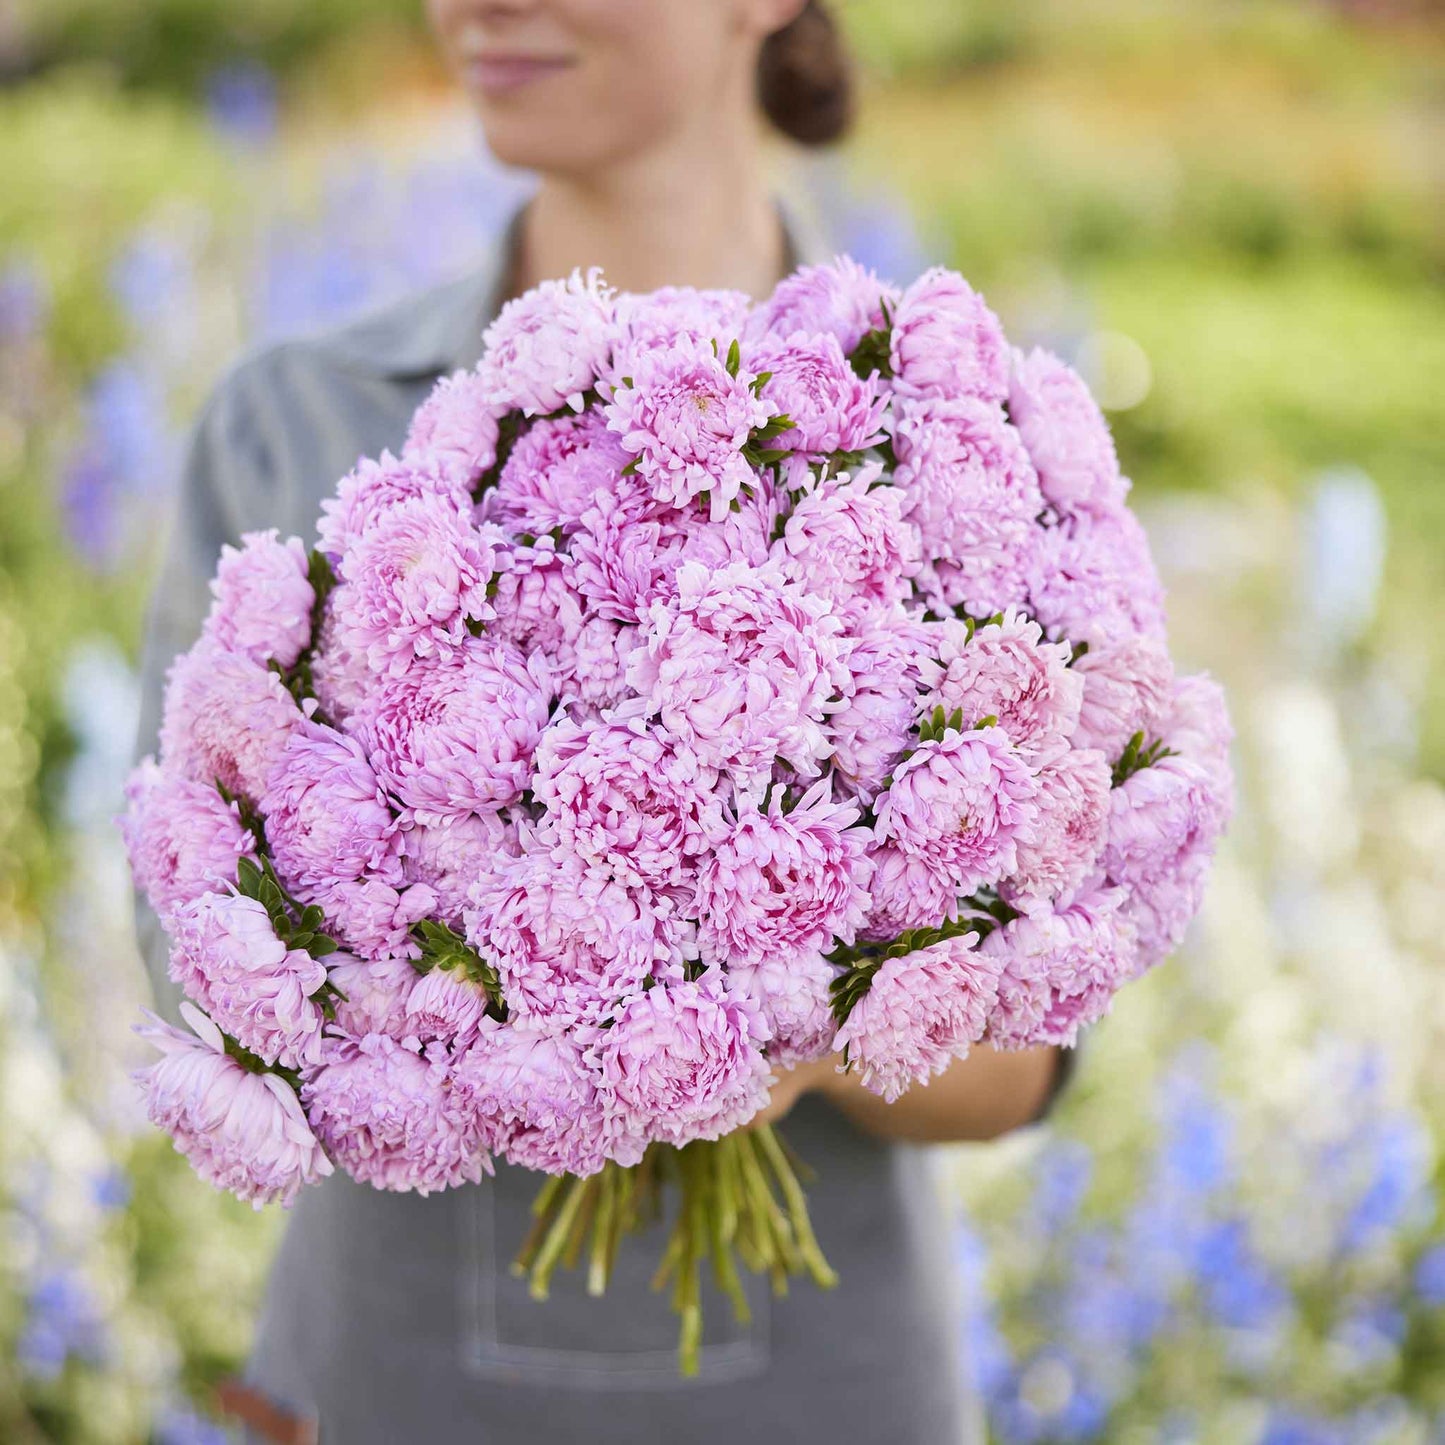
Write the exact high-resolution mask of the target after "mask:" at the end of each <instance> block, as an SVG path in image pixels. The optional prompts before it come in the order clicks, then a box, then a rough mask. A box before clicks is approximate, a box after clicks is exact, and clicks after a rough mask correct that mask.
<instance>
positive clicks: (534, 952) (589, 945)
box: [465, 843, 697, 1023]
mask: <svg viewBox="0 0 1445 1445" xmlns="http://www.w3.org/2000/svg"><path fill="white" fill-rule="evenodd" d="M465 922H466V933H467V939H468V941H469V942H470V943H471V944H472V946H473V947H474V948H476V949H477V950H478V952H480V953H481V954H482V956H483V957H485V958H487V959H489V960H491V962H492V963H493V964H495V965H496V968H497V972H498V974H499V975H500V977H501V980H502V996H503V998H504V999H505V1000H506V1002H507V1008H508V1010H509V1012H510V1013H513V1014H517V1015H520V1016H524V1017H525V1016H529V1015H538V1016H548V1017H551V1018H554V1019H555V1020H556V1021H557V1022H558V1023H561V1022H565V1021H570V1020H577V1019H595V1018H598V1017H600V1016H601V1015H602V1013H603V1012H604V1011H605V1010H606V1009H607V1008H609V1007H611V1006H612V1005H613V1004H614V1003H615V1002H616V1001H617V1000H619V999H623V998H627V997H629V996H631V995H632V994H635V993H638V992H640V991H641V989H642V987H643V984H644V981H645V980H646V979H648V978H653V979H665V978H675V977H680V976H681V974H682V970H683V965H684V962H685V961H686V960H687V959H688V958H691V957H696V953H697V949H696V944H695V943H694V942H693V940H692V938H691V936H690V930H689V929H687V928H686V927H685V926H684V924H683V922H682V920H681V919H680V917H679V916H678V914H677V910H676V907H675V905H674V904H673V902H672V900H671V899H670V898H669V897H668V896H667V895H666V894H662V893H655V892H651V891H649V890H647V889H645V888H641V887H629V886H628V885H626V884H624V883H622V882H619V881H618V880H617V879H615V878H614V877H613V876H612V875H611V873H610V871H608V870H607V869H605V868H600V867H598V866H596V865H594V864H589V863H588V862H586V861H585V860H584V859H582V858H579V857H578V856H577V855H576V854H575V853H568V852H566V851H565V850H563V849H556V850H554V851H547V850H546V849H545V848H544V847H543V846H542V845H541V844H540V843H538V844H537V845H536V846H533V847H531V848H530V849H528V850H527V851H524V852H523V853H522V854H521V856H519V857H518V858H515V859H499V860H498V861H497V863H496V865H495V866H494V868H493V869H492V871H491V872H490V873H489V874H487V875H485V876H483V877H482V878H480V879H478V881H477V882H476V883H475V884H474V885H473V887H472V906H471V907H470V908H469V909H467V911H466V914H465Z"/></svg>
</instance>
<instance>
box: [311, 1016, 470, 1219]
mask: <svg viewBox="0 0 1445 1445" xmlns="http://www.w3.org/2000/svg"><path fill="white" fill-rule="evenodd" d="M450 1087H451V1064H450V1060H449V1058H448V1057H447V1056H446V1051H445V1050H444V1049H442V1048H440V1046H438V1045H435V1044H433V1045H431V1046H429V1047H428V1048H427V1049H426V1050H425V1051H423V1050H422V1048H421V1045H420V1044H419V1043H416V1042H408V1043H400V1042H398V1041H397V1040H395V1039H392V1038H388V1037H387V1036H386V1035H385V1034H368V1035H367V1036H366V1037H365V1038H364V1039H361V1040H359V1041H355V1040H351V1039H331V1040H328V1041H327V1045H326V1057H325V1060H324V1062H323V1063H322V1065H321V1067H320V1068H317V1069H313V1070H311V1071H310V1072H309V1073H308V1074H307V1076H306V1078H305V1079H304V1080H303V1082H302V1086H301V1100H302V1103H303V1104H305V1106H306V1115H307V1117H308V1118H309V1119H310V1121H311V1127H312V1128H313V1129H314V1130H315V1131H316V1137H317V1138H318V1139H320V1140H321V1142H322V1144H323V1145H324V1146H325V1147H326V1152H327V1153H328V1154H329V1155H330V1156H331V1157H332V1158H333V1159H334V1160H335V1161H336V1162H337V1163H338V1164H340V1165H341V1167H342V1168H343V1169H345V1170H346V1172H347V1173H348V1174H350V1175H351V1177H352V1178H353V1179H356V1180H358V1181H360V1182H361V1183H362V1184H370V1185H372V1186H373V1187H375V1188H377V1189H389V1190H395V1191H399V1192H407V1191H410V1190H415V1191H416V1192H417V1193H418V1194H430V1193H432V1192H433V1191H434V1190H438V1189H451V1188H454V1187H455V1186H456V1185H458V1184H477V1183H479V1182H480V1181H481V1178H482V1174H483V1173H484V1172H485V1173H491V1169H492V1164H491V1160H490V1158H489V1157H488V1156H487V1153H486V1148H485V1144H484V1141H483V1139H482V1136H481V1133H480V1130H479V1129H477V1128H475V1127H471V1126H470V1125H469V1124H468V1123H467V1121H464V1120H460V1119H458V1118H457V1117H456V1116H455V1114H454V1113H453V1111H451V1110H449V1109H448V1108H447V1107H446V1106H447V1103H448V1098H449V1093H450Z"/></svg>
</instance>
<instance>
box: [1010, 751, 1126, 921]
mask: <svg viewBox="0 0 1445 1445" xmlns="http://www.w3.org/2000/svg"><path fill="white" fill-rule="evenodd" d="M1037 777H1038V784H1039V793H1038V805H1039V817H1038V823H1037V826H1036V827H1035V828H1034V829H1033V831H1032V832H1031V833H1030V834H1029V836H1028V837H1026V838H1022V839H1020V840H1019V845H1018V865H1017V870H1016V871H1015V873H1014V876H1013V877H1012V878H1011V879H1009V881H1008V883H1007V885H1006V886H1005V887H1004V888H1003V890H1002V892H1003V896H1004V897H1005V898H1006V899H1007V900H1008V902H1009V903H1011V904H1012V905H1013V906H1014V907H1015V908H1022V909H1023V910H1024V911H1025V912H1027V913H1032V912H1034V911H1036V910H1037V909H1039V908H1040V907H1047V906H1048V905H1049V904H1050V903H1054V904H1057V905H1063V904H1067V903H1068V902H1069V900H1070V899H1071V898H1072V896H1073V895H1074V893H1075V892H1076V891H1077V890H1078V889H1079V888H1080V887H1082V886H1083V884H1084V882H1085V881H1086V880H1087V879H1088V878H1090V877H1091V876H1092V875H1093V874H1094V872H1095V870H1096V868H1097V867H1098V863H1099V855H1100V853H1101V852H1102V851H1103V848H1104V839H1105V838H1106V836H1107V835H1108V831H1109V784H1110V775H1109V762H1108V760H1107V759H1106V758H1105V757H1104V755H1103V753H1100V752H1094V751H1092V750H1076V751H1064V752H1062V753H1060V754H1058V755H1057V756H1055V757H1054V758H1052V759H1050V760H1049V761H1048V762H1046V763H1044V764H1043V766H1042V767H1040V768H1039V771H1038V774H1037Z"/></svg>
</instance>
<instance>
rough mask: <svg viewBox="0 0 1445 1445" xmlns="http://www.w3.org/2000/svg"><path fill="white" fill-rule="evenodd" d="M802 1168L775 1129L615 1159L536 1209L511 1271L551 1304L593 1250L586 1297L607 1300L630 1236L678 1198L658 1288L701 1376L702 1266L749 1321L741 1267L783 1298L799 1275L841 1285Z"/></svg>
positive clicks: (564, 1184)
mask: <svg viewBox="0 0 1445 1445" xmlns="http://www.w3.org/2000/svg"><path fill="white" fill-rule="evenodd" d="M802 1169H803V1166H802V1165H801V1164H800V1163H799V1161H798V1160H797V1158H796V1156H794V1155H793V1153H792V1151H791V1150H790V1149H789V1148H788V1147H787V1145H786V1144H784V1142H783V1141H782V1139H781V1138H779V1136H778V1135H777V1134H776V1133H775V1132H774V1130H773V1127H772V1126H771V1125H770V1124H763V1125H760V1126H758V1127H756V1128H751V1129H742V1130H739V1131H738V1132H737V1133H735V1134H729V1135H728V1136H727V1137H726V1138H724V1139H717V1140H701V1139H700V1140H696V1141H694V1142H693V1143H691V1144H686V1145H684V1146H683V1147H682V1148H680V1149H678V1148H674V1147H673V1146H671V1145H669V1144H653V1145H651V1146H650V1147H649V1148H648V1150H647V1153H646V1154H645V1155H643V1158H642V1162H641V1163H640V1164H636V1165H633V1166H631V1167H629V1168H624V1167H623V1166H622V1165H620V1164H614V1163H611V1162H609V1163H608V1164H607V1165H606V1166H605V1167H604V1168H603V1169H602V1170H601V1171H600V1172H599V1173H597V1174H591V1175H589V1176H588V1177H587V1178H585V1179H578V1178H577V1177H576V1176H575V1175H571V1174H561V1175H554V1176H553V1177H552V1178H550V1179H548V1181H547V1182H546V1184H544V1185H543V1186H542V1189H541V1192H540V1193H539V1194H538V1195H537V1198H536V1199H535V1201H534V1202H533V1204H532V1215H533V1224H532V1228H531V1230H530V1231H529V1232H528V1235H527V1238H526V1240H525V1241H524V1242H523V1245H522V1248H521V1250H520V1252H519V1253H518V1255H517V1258H516V1260H515V1261H514V1262H513V1264H512V1270H513V1272H514V1273H515V1274H517V1275H519V1276H522V1277H524V1278H526V1279H527V1280H528V1282H529V1288H530V1291H531V1295H532V1298H533V1299H538V1300H544V1299H546V1298H547V1294H548V1290H549V1288H550V1285H551V1280H552V1275H553V1273H554V1272H555V1271H556V1270H557V1268H558V1267H559V1266H560V1267H561V1268H563V1269H576V1268H578V1267H579V1266H580V1265H581V1264H582V1262H583V1256H584V1253H585V1255H586V1269H587V1292H588V1293H589V1294H592V1295H601V1294H603V1293H605V1292H606V1289H607V1282H608V1280H609V1279H610V1278H611V1274H612V1266H613V1262H614V1261H615V1260H616V1258H617V1251H618V1249H619V1248H620V1246H621V1243H622V1240H623V1238H624V1237H625V1236H626V1235H628V1234H630V1233H633V1232H635V1231H637V1230H639V1229H641V1228H643V1227H645V1226H646V1225H648V1224H650V1223H652V1222H654V1221H656V1220H657V1219H659V1218H660V1217H661V1216H662V1213H663V1208H662V1205H663V1191H664V1190H669V1189H671V1190H676V1191H677V1196H678V1202H677V1214H676V1218H675V1219H674V1221H673V1224H672V1228H671V1230H670V1231H669V1233H668V1236H667V1244H666V1246H665V1248H664V1250H663V1255H662V1261H661V1263H660V1264H659V1265H658V1267H657V1272H656V1274H654V1275H653V1278H652V1287H653V1289H655V1290H662V1289H666V1288H667V1287H668V1285H669V1283H670V1284H671V1292H672V1307H673V1309H674V1310H675V1311H676V1313H677V1314H678V1316H679V1320H680V1326H679V1333H678V1347H677V1348H678V1364H679V1367H680V1369H681V1371H682V1373H683V1374H684V1375H694V1374H696V1373H697V1365H698V1350H699V1348H700V1347H701V1344H702V1270H703V1265H704V1261H707V1262H709V1263H710V1265H711V1268H712V1273H713V1278H714V1279H715V1280H716V1282H717V1287H718V1289H719V1290H721V1291H722V1293H723V1294H724V1295H726V1296H727V1298H728V1299H729V1300H731V1301H732V1306H733V1313H734V1314H735V1315H736V1317H737V1319H738V1321H739V1323H742V1324H746V1323H747V1321H748V1318H749V1310H748V1302H747V1296H746V1295H745V1294H744V1292H743V1287H742V1280H741V1278H740V1276H739V1274H738V1261H739V1260H741V1261H742V1263H743V1265H744V1266H745V1267H746V1268H747V1269H749V1270H751V1271H752V1272H753V1273H754V1274H767V1275H768V1276H769V1277H770V1278H771V1280H772V1284H773V1291H774V1293H776V1294H779V1295H782V1294H786V1293H787V1290H788V1280H789V1278H790V1277H791V1276H793V1275H802V1274H804V1273H806V1274H808V1275H809V1276H810V1277H811V1278H812V1279H813V1281H814V1282H815V1283H816V1284H819V1285H821V1286H823V1287H824V1288H825V1289H831V1288H832V1286H833V1285H835V1284H837V1282H838V1276H837V1275H836V1274H835V1273H834V1272H833V1270H832V1268H831V1267H830V1266H829V1264H828V1261H827V1260H826V1259H824V1258H823V1251H822V1250H821V1249H820V1248H819V1247H818V1240H817V1238H816V1236H815V1235H814V1233H813V1226H812V1223H811V1221H810V1220H809V1218H808V1205H807V1200H806V1198H805V1197H804V1194H803V1186H802V1184H801V1183H800V1182H799V1178H798V1175H799V1171H800V1170H802Z"/></svg>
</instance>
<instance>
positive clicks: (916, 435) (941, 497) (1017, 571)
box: [894, 397, 1043, 616]
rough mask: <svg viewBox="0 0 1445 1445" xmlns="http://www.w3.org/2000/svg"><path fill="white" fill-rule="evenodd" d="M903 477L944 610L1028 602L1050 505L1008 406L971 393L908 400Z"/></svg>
mask: <svg viewBox="0 0 1445 1445" xmlns="http://www.w3.org/2000/svg"><path fill="white" fill-rule="evenodd" d="M894 449H895V451H896V452H897V455H898V470H897V472H896V473H895V474H894V480H895V481H896V483H897V485H898V486H900V487H901V488H902V489H903V490H904V493H905V494H906V497H907V505H906V509H905V513H904V515H905V516H907V517H908V519H909V520H910V521H912V522H913V523H914V525H915V526H917V528H918V530H919V532H920V533H921V535H922V538H923V556H924V559H925V566H924V569H923V575H922V576H921V577H920V579H919V583H918V586H919V590H920V591H921V592H922V593H923V594H924V596H926V597H928V598H929V599H930V601H934V602H936V603H938V604H940V608H939V610H942V611H948V610H951V609H953V608H955V607H966V608H968V610H969V611H970V612H971V613H973V614H974V615H976V616H988V615H989V614H991V613H994V612H1001V611H1002V610H1003V609H1004V608H1006V607H1008V606H1010V605H1011V604H1014V603H1017V602H1019V601H1020V600H1021V598H1022V596H1023V594H1024V587H1025V582H1026V580H1027V569H1028V565H1029V562H1030V559H1031V557H1032V555H1033V551H1034V549H1035V547H1036V546H1037V539H1036V537H1035V533H1037V532H1038V531H1039V528H1038V527H1037V525H1036V521H1035V519H1036V518H1037V517H1038V514H1039V512H1040V511H1041V509H1042V507H1043V498H1042V496H1041V494H1040V492H1039V484H1038V478H1037V477H1035V476H1034V469H1033V466H1032V465H1031V464H1030V462H1029V459H1028V455H1027V453H1026V452H1025V451H1024V449H1023V444H1022V443H1021V442H1020V441H1019V437H1018V433H1017V432H1015V431H1014V430H1013V428H1012V427H1010V426H1009V425H1008V423H1007V422H1006V421H1005V420H1004V417H1003V413H1002V412H1001V411H1000V409H999V408H998V407H997V406H995V405H993V404H991V403H988V402H983V401H979V400H977V399H975V398H971V397H964V398H960V399H958V400H938V399H929V400H925V401H921V402H917V403H913V404H907V405H905V406H903V408H902V409H901V412H900V414H899V415H898V418H897V421H896V422H895V436H894Z"/></svg>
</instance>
